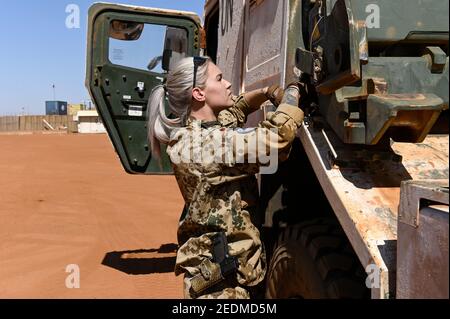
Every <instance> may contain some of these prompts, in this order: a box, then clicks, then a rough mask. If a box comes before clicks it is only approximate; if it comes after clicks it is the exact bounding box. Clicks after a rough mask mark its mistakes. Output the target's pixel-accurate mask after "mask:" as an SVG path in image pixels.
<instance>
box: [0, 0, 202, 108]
mask: <svg viewBox="0 0 450 319" xmlns="http://www.w3.org/2000/svg"><path fill="white" fill-rule="evenodd" d="M94 2H95V1H90V0H69V1H61V0H39V1H36V0H17V1H10V2H7V1H2V10H1V11H0V30H1V31H0V35H1V43H2V44H1V46H0V70H1V74H2V76H1V77H0V98H1V100H0V116H1V115H16V114H20V113H22V112H24V113H26V114H44V113H45V101H46V100H53V89H52V85H53V84H55V92H56V99H57V100H62V101H68V102H69V103H75V104H78V103H83V102H84V101H87V100H90V97H89V94H88V92H87V90H86V89H85V87H84V77H85V59H86V56H85V55H86V32H87V30H86V29H87V12H88V9H89V6H90V5H91V4H92V3H94ZM109 2H114V1H109ZM204 2H205V1H204V0H189V1H187V0H186V1H183V0H144V1H139V0H133V1H128V0H120V1H118V3H123V4H132V5H139V6H146V7H156V8H167V9H177V10H186V11H193V12H196V13H197V14H198V15H199V16H200V17H202V16H203V5H204ZM69 4H75V5H78V7H79V8H80V28H79V29H68V28H67V27H66V18H67V16H68V15H69V13H66V7H67V5H69Z"/></svg>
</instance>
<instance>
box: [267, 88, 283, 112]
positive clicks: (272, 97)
mask: <svg viewBox="0 0 450 319" xmlns="http://www.w3.org/2000/svg"><path fill="white" fill-rule="evenodd" d="M283 96H284V90H283V89H282V88H280V86H278V85H272V86H269V87H268V88H267V90H266V97H267V99H268V100H269V101H270V102H271V103H272V104H273V105H275V106H276V107H278V105H280V103H281V100H282V99H283Z"/></svg>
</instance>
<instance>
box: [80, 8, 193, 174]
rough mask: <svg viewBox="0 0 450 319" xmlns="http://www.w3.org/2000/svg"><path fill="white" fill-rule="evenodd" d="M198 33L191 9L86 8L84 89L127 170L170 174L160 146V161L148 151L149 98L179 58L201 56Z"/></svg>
mask: <svg viewBox="0 0 450 319" xmlns="http://www.w3.org/2000/svg"><path fill="white" fill-rule="evenodd" d="M200 34H201V24H200V18H199V17H198V16H197V15H196V14H194V13H189V12H180V11H172V10H161V9H153V8H144V7H135V6H124V5H115V4H105V3H97V4H94V5H93V6H92V7H91V8H90V9H89V26H88V44H87V64H86V87H87V89H88V90H89V93H90V95H91V98H92V100H93V102H94V103H95V105H96V107H97V111H98V113H99V116H100V117H101V119H102V121H103V123H104V125H105V128H106V131H107V133H108V135H109V138H110V139H111V142H112V144H113V146H114V149H115V150H116V153H117V154H118V156H119V158H120V161H121V163H122V165H123V167H124V169H125V171H126V172H128V173H130V174H146V173H147V174H167V173H171V165H170V161H169V158H168V156H167V154H166V152H165V151H164V150H163V151H162V154H161V160H157V159H155V158H154V157H152V154H151V149H150V144H149V141H148V138H147V121H148V112H147V111H148V110H147V104H148V99H149V97H150V95H151V93H152V91H153V89H154V88H155V87H156V86H158V85H161V84H163V83H164V82H165V81H166V76H167V73H168V72H169V70H170V68H171V67H173V66H174V65H175V64H176V62H177V61H178V60H180V59H182V58H183V57H186V56H194V55H198V54H199V52H200ZM166 106H167V101H166ZM166 110H167V114H168V116H170V114H169V111H168V109H167V108H166Z"/></svg>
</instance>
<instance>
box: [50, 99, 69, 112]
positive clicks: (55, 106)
mask: <svg viewBox="0 0 450 319" xmlns="http://www.w3.org/2000/svg"><path fill="white" fill-rule="evenodd" d="M45 115H67V102H64V101H45Z"/></svg>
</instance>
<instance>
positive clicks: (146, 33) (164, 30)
mask: <svg viewBox="0 0 450 319" xmlns="http://www.w3.org/2000/svg"><path fill="white" fill-rule="evenodd" d="M109 35H110V38H109V60H110V62H111V63H113V64H116V65H121V66H126V67H131V68H135V69H139V70H147V71H151V72H153V73H160V74H164V73H167V72H168V71H169V69H170V65H174V64H175V63H176V62H177V61H178V60H180V59H182V58H183V57H185V56H186V54H187V42H188V39H187V32H186V30H185V29H182V28H174V27H168V26H163V25H157V24H144V23H135V22H127V21H120V20H113V21H112V22H111V26H110V32H109Z"/></svg>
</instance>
